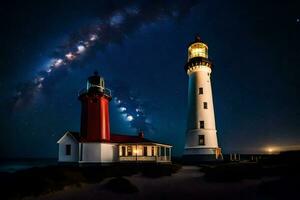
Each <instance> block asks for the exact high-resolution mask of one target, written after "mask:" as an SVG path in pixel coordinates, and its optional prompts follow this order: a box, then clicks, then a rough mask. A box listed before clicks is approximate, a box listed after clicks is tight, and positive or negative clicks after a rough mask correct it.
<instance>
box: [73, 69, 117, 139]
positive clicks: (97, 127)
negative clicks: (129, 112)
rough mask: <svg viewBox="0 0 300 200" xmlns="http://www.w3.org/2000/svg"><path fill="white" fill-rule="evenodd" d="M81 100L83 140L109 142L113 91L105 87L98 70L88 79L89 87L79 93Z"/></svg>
mask: <svg viewBox="0 0 300 200" xmlns="http://www.w3.org/2000/svg"><path fill="white" fill-rule="evenodd" d="M78 98H79V100H80V101H81V127H80V133H81V134H80V135H81V138H82V140H85V141H87V142H109V141H110V123H109V101H110V100H111V92H110V90H109V89H107V88H105V83H104V79H103V78H102V77H100V76H99V75H98V73H97V72H95V73H94V75H93V76H90V77H89V78H88V80H87V88H86V89H84V90H83V91H81V92H80V93H79V97H78Z"/></svg>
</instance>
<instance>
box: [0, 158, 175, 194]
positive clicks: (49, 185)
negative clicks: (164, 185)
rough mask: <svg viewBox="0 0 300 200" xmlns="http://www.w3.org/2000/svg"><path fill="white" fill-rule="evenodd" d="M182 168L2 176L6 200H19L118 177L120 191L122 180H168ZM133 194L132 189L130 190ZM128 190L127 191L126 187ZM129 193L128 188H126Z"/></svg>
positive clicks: (43, 170) (73, 169) (53, 169)
mask: <svg viewBox="0 0 300 200" xmlns="http://www.w3.org/2000/svg"><path fill="white" fill-rule="evenodd" d="M178 169H179V167H178V166H177V165H176V166H175V165H172V164H170V165H146V166H141V165H111V166H89V167H78V166H48V167H36V168H31V169H27V170H22V171H18V172H15V173H0V187H1V190H2V191H3V192H2V197H4V198H3V199H19V198H23V197H26V196H39V195H42V194H46V193H49V192H54V191H57V190H62V189H64V187H65V186H68V185H77V186H80V185H81V184H82V183H99V182H101V181H102V180H103V179H105V178H108V177H118V178H119V179H116V180H115V181H114V182H112V183H111V184H118V183H119V184H121V185H120V188H121V189H120V191H122V188H123V187H125V186H124V185H126V184H127V185H128V183H126V181H125V180H123V179H122V178H121V177H123V176H131V175H133V174H137V173H142V175H144V176H146V177H161V176H169V175H171V174H172V173H175V172H176V171H177V170H178ZM129 187H130V188H131V189H130V188H129V189H130V191H134V189H133V186H129ZM125 189H126V187H125ZM127 189H128V188H127Z"/></svg>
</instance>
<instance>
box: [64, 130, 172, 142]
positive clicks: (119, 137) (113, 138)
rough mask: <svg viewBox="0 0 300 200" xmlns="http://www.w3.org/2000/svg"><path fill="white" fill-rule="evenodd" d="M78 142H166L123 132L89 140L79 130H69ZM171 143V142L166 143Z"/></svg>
mask: <svg viewBox="0 0 300 200" xmlns="http://www.w3.org/2000/svg"><path fill="white" fill-rule="evenodd" d="M68 133H69V134H71V135H72V136H73V137H74V138H75V139H76V140H77V141H78V142H107V143H109V142H112V143H156V144H164V143H161V142H155V141H153V140H149V139H146V138H144V137H141V136H138V135H123V134H115V133H111V134H110V141H89V140H86V138H83V137H80V133H79V132H73V131H68ZM165 145H169V144H165Z"/></svg>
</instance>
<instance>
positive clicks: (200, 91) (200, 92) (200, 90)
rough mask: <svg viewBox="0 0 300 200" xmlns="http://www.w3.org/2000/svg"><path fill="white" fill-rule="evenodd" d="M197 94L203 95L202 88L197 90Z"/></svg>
mask: <svg viewBox="0 0 300 200" xmlns="http://www.w3.org/2000/svg"><path fill="white" fill-rule="evenodd" d="M198 93H199V95H200V94H203V88H202V87H201V88H199V91H198Z"/></svg>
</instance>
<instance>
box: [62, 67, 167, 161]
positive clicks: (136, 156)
mask: <svg viewBox="0 0 300 200" xmlns="http://www.w3.org/2000/svg"><path fill="white" fill-rule="evenodd" d="M111 98H112V97H111V92H110V90H109V89H107V88H105V85H104V79H103V78H102V77H100V76H98V73H95V74H94V75H93V76H91V77H89V78H88V81H87V88H86V89H85V90H83V91H81V92H80V93H79V100H80V101H81V128H80V132H71V131H67V132H66V133H65V134H64V135H63V136H62V137H61V138H60V139H59V140H58V142H57V143H58V145H59V150H58V161H59V162H63V163H79V164H89V163H90V164H93V163H100V164H101V163H117V162H129V163H131V162H132V163H133V162H139V163H144V162H145V163H146V162H147V163H151V162H152V163H170V162H171V148H172V146H171V145H169V144H162V143H160V142H155V141H152V140H149V139H146V138H144V133H143V132H140V133H138V135H135V136H133V135H123V134H114V133H111V132H110V123H109V102H110V100H111Z"/></svg>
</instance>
